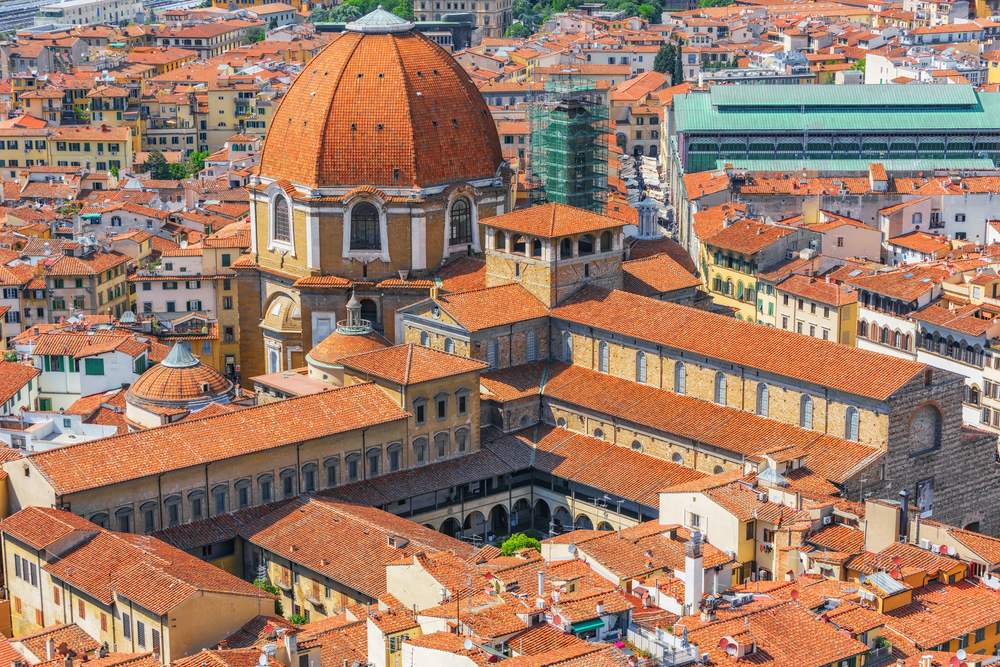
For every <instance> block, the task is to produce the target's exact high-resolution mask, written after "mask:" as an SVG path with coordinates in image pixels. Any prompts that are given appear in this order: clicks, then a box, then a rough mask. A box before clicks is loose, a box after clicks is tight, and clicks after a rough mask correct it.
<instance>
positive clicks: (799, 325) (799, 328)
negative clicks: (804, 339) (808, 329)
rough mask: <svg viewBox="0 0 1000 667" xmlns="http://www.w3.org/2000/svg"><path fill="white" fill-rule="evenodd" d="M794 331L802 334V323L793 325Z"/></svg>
mask: <svg viewBox="0 0 1000 667" xmlns="http://www.w3.org/2000/svg"><path fill="white" fill-rule="evenodd" d="M795 330H796V331H798V332H799V333H802V322H799V323H798V324H796V325H795Z"/></svg>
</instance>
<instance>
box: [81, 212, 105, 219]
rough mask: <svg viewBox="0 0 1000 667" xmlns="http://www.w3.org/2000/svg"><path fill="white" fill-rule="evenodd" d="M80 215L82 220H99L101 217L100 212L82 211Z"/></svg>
mask: <svg viewBox="0 0 1000 667" xmlns="http://www.w3.org/2000/svg"><path fill="white" fill-rule="evenodd" d="M80 217H81V218H83V219H84V220H100V219H101V214H100V213H84V214H83V215H81V216H80Z"/></svg>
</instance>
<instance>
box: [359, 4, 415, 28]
mask: <svg viewBox="0 0 1000 667" xmlns="http://www.w3.org/2000/svg"><path fill="white" fill-rule="evenodd" d="M345 27H346V28H347V29H348V30H350V31H351V32H366V33H372V34H386V33H390V32H406V31H408V30H412V29H413V23H412V22H410V21H407V20H406V19H403V18H400V17H398V16H396V15H395V14H393V13H392V12H387V11H385V10H384V9H382V5H379V6H378V8H377V9H376V10H375V11H373V12H370V13H368V14H365V15H364V16H362V17H361V18H359V19H357V20H356V21H352V22H351V23H348V24H347V25H346V26H345Z"/></svg>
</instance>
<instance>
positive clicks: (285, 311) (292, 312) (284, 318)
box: [260, 294, 302, 332]
mask: <svg viewBox="0 0 1000 667" xmlns="http://www.w3.org/2000/svg"><path fill="white" fill-rule="evenodd" d="M260 326H261V328H263V329H269V330H271V331H288V332H300V331H302V311H301V309H300V308H299V306H298V304H297V303H295V302H294V301H292V299H291V297H289V296H286V295H284V294H282V295H280V296H278V297H277V298H276V299H275V300H274V301H272V302H271V305H270V306H268V309H267V313H266V314H265V315H264V319H263V320H262V321H261V323H260Z"/></svg>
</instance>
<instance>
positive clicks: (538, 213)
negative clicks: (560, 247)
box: [483, 204, 623, 239]
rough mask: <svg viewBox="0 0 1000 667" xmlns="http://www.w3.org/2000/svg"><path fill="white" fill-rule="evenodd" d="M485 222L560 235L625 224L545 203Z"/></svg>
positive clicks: (524, 231) (513, 229) (530, 232)
mask: <svg viewBox="0 0 1000 667" xmlns="http://www.w3.org/2000/svg"><path fill="white" fill-rule="evenodd" d="M483 224H486V225H488V226H490V227H496V228H497V229H503V230H506V231H509V232H516V233H520V234H527V235H529V236H537V237H540V238H548V239H551V238H557V237H560V236H569V235H572V234H584V233H586V232H597V231H602V230H605V229H615V228H618V227H621V226H622V224H623V223H622V221H621V220H617V219H615V218H611V217H608V216H606V215H600V214H597V213H591V212H590V211H586V210H584V209H580V208H576V207H573V206H566V205H565V204H543V205H542V206H531V207H529V208H522V209H518V210H516V211H511V212H510V213H504V214H503V215H498V216H496V217H493V218H489V219H488V220H483Z"/></svg>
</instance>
